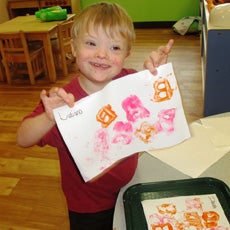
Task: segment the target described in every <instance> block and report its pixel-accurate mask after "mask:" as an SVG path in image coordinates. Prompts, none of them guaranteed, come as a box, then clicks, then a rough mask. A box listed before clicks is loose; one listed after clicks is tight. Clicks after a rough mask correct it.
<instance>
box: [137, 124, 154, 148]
mask: <svg viewBox="0 0 230 230" xmlns="http://www.w3.org/2000/svg"><path fill="white" fill-rule="evenodd" d="M134 134H135V136H136V137H137V138H139V139H140V140H141V141H143V142H144V143H146V144H147V143H149V141H150V139H151V137H154V135H155V134H157V130H156V129H155V127H154V125H152V124H150V123H148V122H147V121H144V122H143V123H141V125H140V128H139V129H137V130H136V131H135V133H134Z"/></svg>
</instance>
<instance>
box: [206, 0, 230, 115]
mask: <svg viewBox="0 0 230 230" xmlns="http://www.w3.org/2000/svg"><path fill="white" fill-rule="evenodd" d="M202 10H203V11H202V12H203V14H202V18H203V30H202V61H203V89H204V116H210V115H214V114H219V113H223V112H229V111H230V61H229V58H228V55H229V53H230V29H222V28H220V27H214V26H212V25H211V24H210V23H209V12H208V10H207V8H206V3H205V1H204V0H203V4H202Z"/></svg>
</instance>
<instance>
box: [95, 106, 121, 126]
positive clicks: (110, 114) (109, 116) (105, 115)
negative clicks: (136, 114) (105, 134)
mask: <svg viewBox="0 0 230 230" xmlns="http://www.w3.org/2000/svg"><path fill="white" fill-rule="evenodd" d="M116 118H117V114H116V113H115V112H114V111H113V110H112V107H111V105H109V104H108V105H106V106H104V107H102V108H101V109H100V110H99V111H98V113H97V115H96V119H97V121H98V122H100V123H101V125H102V128H107V127H108V126H109V125H110V124H111V123H112V122H113V121H114V120H115V119H116Z"/></svg>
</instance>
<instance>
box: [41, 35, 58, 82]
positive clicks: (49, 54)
mask: <svg viewBox="0 0 230 230" xmlns="http://www.w3.org/2000/svg"><path fill="white" fill-rule="evenodd" d="M43 46H44V50H45V57H46V65H47V71H48V77H49V80H50V82H53V83H54V82H56V79H57V74H56V69H55V64H54V57H53V51H52V44H51V40H50V36H49V34H47V35H46V36H44V38H43Z"/></svg>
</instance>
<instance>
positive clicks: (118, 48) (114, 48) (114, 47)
mask: <svg viewBox="0 0 230 230" xmlns="http://www.w3.org/2000/svg"><path fill="white" fill-rule="evenodd" d="M112 50H115V51H116V50H121V48H120V47H119V46H113V47H112Z"/></svg>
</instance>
